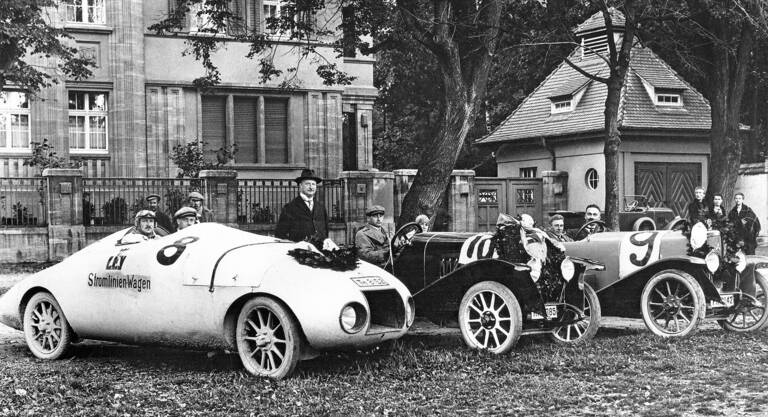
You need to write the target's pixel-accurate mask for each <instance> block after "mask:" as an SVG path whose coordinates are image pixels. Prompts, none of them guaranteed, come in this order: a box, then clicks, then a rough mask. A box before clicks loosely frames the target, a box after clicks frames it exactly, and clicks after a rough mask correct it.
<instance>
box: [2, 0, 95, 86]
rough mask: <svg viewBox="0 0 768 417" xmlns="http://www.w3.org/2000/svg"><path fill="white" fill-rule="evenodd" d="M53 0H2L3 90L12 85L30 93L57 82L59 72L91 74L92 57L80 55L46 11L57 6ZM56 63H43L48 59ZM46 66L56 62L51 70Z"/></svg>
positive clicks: (76, 74)
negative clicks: (57, 72) (51, 20)
mask: <svg viewBox="0 0 768 417" xmlns="http://www.w3.org/2000/svg"><path fill="white" fill-rule="evenodd" d="M57 3H58V2H55V1H54V0H13V1H2V2H0V22H2V25H0V91H3V89H4V88H6V87H7V86H8V85H13V86H15V87H18V88H20V89H21V90H23V91H25V92H27V93H33V94H34V93H36V92H38V91H39V90H40V89H41V88H44V87H49V86H50V85H51V84H52V83H57V82H58V80H57V78H58V77H59V76H60V74H63V75H65V76H67V77H70V78H74V79H82V78H87V77H90V76H91V70H90V68H91V67H92V66H93V65H94V63H93V61H91V60H89V59H87V58H84V57H81V56H80V55H79V54H78V51H77V48H74V47H72V46H70V45H69V42H68V40H70V39H71V37H70V36H69V35H68V34H67V33H66V31H64V30H63V29H60V28H56V27H53V26H52V25H51V22H49V21H47V16H46V13H47V11H48V10H49V9H52V8H56V7H58V6H57ZM54 59H55V60H56V61H55V63H53V64H40V63H41V62H46V61H48V60H54ZM45 66H53V67H54V68H55V70H54V71H59V72H60V74H55V73H52V72H51V71H48V70H46V69H45V68H44V67H45Z"/></svg>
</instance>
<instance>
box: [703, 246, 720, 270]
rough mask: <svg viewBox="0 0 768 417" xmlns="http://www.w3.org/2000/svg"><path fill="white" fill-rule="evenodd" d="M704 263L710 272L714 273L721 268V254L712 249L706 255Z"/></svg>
mask: <svg viewBox="0 0 768 417" xmlns="http://www.w3.org/2000/svg"><path fill="white" fill-rule="evenodd" d="M704 263H706V264H707V269H708V270H709V272H712V273H714V272H715V271H717V268H720V256H719V255H718V254H717V252H716V251H711V252H709V253H708V254H707V256H705V257H704Z"/></svg>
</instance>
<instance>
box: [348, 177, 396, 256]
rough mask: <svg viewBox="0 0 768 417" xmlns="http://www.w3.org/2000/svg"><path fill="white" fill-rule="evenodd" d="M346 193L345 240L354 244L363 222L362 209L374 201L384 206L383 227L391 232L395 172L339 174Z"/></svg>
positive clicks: (392, 227) (392, 226) (363, 213)
mask: <svg viewBox="0 0 768 417" xmlns="http://www.w3.org/2000/svg"><path fill="white" fill-rule="evenodd" d="M341 179H342V181H343V182H344V190H345V193H346V196H347V210H346V211H345V213H344V217H345V218H344V222H345V223H346V224H347V243H348V244H354V242H355V233H356V232H357V229H359V228H360V227H361V226H364V225H365V222H366V220H365V209H366V208H368V207H370V206H372V205H374V204H376V205H379V206H382V207H384V210H385V213H384V223H383V227H384V229H386V230H388V231H389V233H390V234H391V233H394V231H395V230H394V228H395V221H394V219H395V217H394V214H395V211H394V204H393V198H392V197H393V184H394V180H395V176H394V174H392V173H391V172H381V171H344V172H342V173H341Z"/></svg>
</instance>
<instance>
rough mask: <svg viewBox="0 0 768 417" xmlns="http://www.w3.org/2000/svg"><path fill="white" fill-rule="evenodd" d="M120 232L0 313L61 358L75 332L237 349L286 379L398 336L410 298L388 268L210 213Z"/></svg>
mask: <svg viewBox="0 0 768 417" xmlns="http://www.w3.org/2000/svg"><path fill="white" fill-rule="evenodd" d="M125 233H126V231H125V230H124V231H120V232H117V233H114V234H112V235H110V236H108V237H106V238H104V239H102V240H100V241H98V242H96V243H94V244H92V245H90V246H88V247H86V248H85V249H83V250H81V251H79V252H77V253H75V254H74V255H72V256H70V257H68V258H67V259H65V260H64V261H62V262H61V263H59V264H57V265H55V266H52V267H50V268H48V269H45V270H43V271H40V272H39V273H37V274H34V275H33V276H30V277H29V278H27V279H25V280H23V281H21V282H19V283H18V284H16V285H15V286H14V287H12V288H11V289H10V290H9V291H8V292H7V293H6V294H5V295H3V296H2V297H1V298H0V322H2V323H4V324H6V325H8V326H10V327H13V328H15V329H18V330H23V331H24V336H25V338H26V341H27V345H28V346H29V349H30V350H31V351H32V353H33V354H34V355H35V356H37V357H39V358H42V359H57V358H60V357H62V355H64V354H65V353H66V351H67V349H68V348H69V347H70V345H71V344H72V343H73V342H75V341H77V340H80V339H98V340H109V341H116V342H122V343H129V344H151V345H170V346H180V347H188V348H204V349H209V348H225V349H231V350H237V352H238V353H239V355H240V358H241V360H242V362H243V365H244V366H245V368H246V369H247V370H248V371H249V372H251V373H252V374H254V375H260V376H268V377H272V378H282V377H285V376H287V375H288V374H290V373H291V371H292V370H293V369H294V368H295V366H296V364H297V362H298V361H299V360H300V359H308V358H311V357H314V356H316V355H317V353H318V352H319V351H325V350H336V349H353V348H359V347H365V346H372V345H375V344H380V343H382V342H385V341H389V340H392V339H396V338H399V337H401V336H403V335H404V334H405V333H406V332H407V331H408V328H409V327H410V326H411V324H412V323H413V317H414V306H413V299H412V298H411V295H410V293H409V292H408V290H407V289H406V287H405V286H404V285H403V284H402V283H401V282H400V281H399V280H397V279H396V278H394V277H393V276H392V275H390V274H389V273H387V272H386V271H384V270H383V269H381V268H378V267H376V266H373V265H371V264H368V263H365V262H360V263H359V264H358V265H357V267H355V266H354V263H353V265H352V267H353V268H354V269H353V270H349V271H345V272H338V271H335V270H331V269H324V268H316V267H310V266H305V265H302V264H299V263H298V262H297V260H296V259H294V258H293V257H292V256H290V255H288V254H287V253H288V251H289V250H292V249H295V248H303V249H312V248H310V247H309V246H310V245H309V244H308V243H305V242H301V243H293V242H289V241H286V240H280V239H276V238H273V237H268V236H259V235H255V234H252V233H247V232H243V231H240V230H237V229H233V228H229V227H226V226H223V225H218V224H214V223H202V224H198V225H194V226H190V227H188V228H186V229H184V230H182V231H179V232H176V233H172V234H170V235H167V236H165V237H162V238H158V239H154V240H149V241H145V242H141V243H134V244H122V243H121V242H122V240H121V238H122V236H123V235H124V234H125Z"/></svg>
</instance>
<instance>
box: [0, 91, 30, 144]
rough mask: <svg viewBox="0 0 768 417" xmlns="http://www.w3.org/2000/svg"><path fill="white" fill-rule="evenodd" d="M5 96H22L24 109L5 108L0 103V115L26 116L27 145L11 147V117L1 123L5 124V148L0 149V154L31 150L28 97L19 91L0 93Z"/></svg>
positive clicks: (5, 106)
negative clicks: (24, 104)
mask: <svg viewBox="0 0 768 417" xmlns="http://www.w3.org/2000/svg"><path fill="white" fill-rule="evenodd" d="M7 94H19V95H21V96H24V98H25V100H24V101H25V103H26V107H13V106H7V105H4V104H2V101H0V114H2V115H8V116H13V115H19V116H27V145H26V146H25V147H14V146H13V137H12V136H11V134H12V132H13V125H12V124H11V120H12V117H7V118H4V119H5V120H3V122H5V123H4V124H5V127H4V134H5V135H6V136H5V140H6V142H5V143H6V144H5V146H2V147H0V153H14V152H27V151H29V150H31V149H32V115H31V112H30V104H31V103H30V99H29V96H27V94H26V93H24V92H21V91H14V90H7V91H3V92H2V93H0V95H7Z"/></svg>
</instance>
